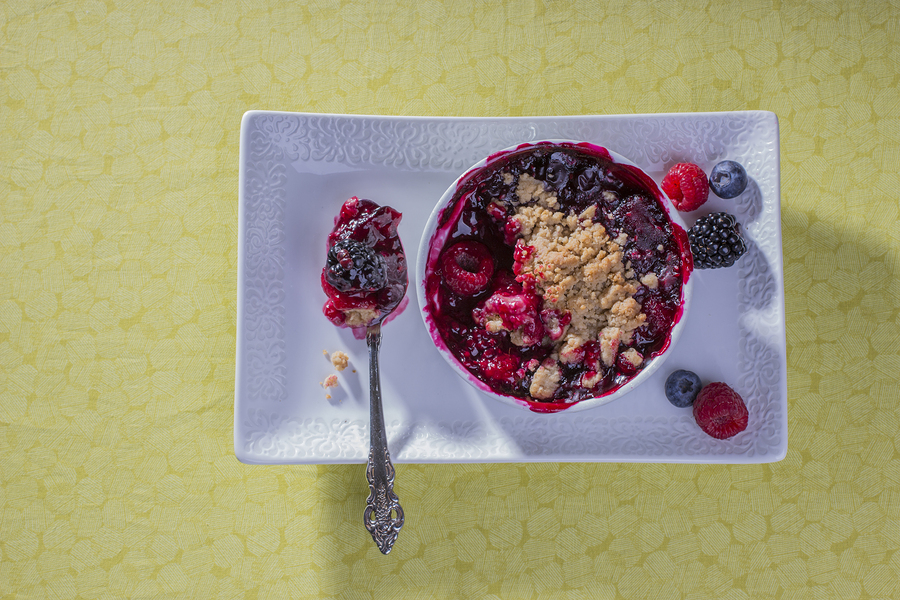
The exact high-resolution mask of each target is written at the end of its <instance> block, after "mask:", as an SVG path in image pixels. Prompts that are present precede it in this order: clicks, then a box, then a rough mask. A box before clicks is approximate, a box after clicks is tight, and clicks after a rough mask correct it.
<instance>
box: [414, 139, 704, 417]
mask: <svg viewBox="0 0 900 600" xmlns="http://www.w3.org/2000/svg"><path fill="white" fill-rule="evenodd" d="M663 203H664V196H663V195H662V193H661V192H660V191H659V189H658V188H657V186H656V184H655V183H654V182H653V181H652V180H651V179H650V178H649V177H648V176H647V175H646V174H644V172H643V171H641V170H640V169H638V168H637V167H634V166H632V165H629V164H624V163H622V162H617V161H616V160H615V159H614V158H613V157H612V155H611V154H610V153H609V152H608V151H607V150H606V149H604V148H601V147H599V146H595V145H592V144H587V143H563V142H540V143H537V144H523V145H521V146H519V147H518V148H516V149H514V150H510V151H504V152H500V153H498V154H495V155H493V156H491V157H489V158H488V159H487V161H486V164H485V165H484V166H481V167H476V168H475V169H472V170H471V171H469V172H468V173H466V174H465V175H464V176H463V177H462V178H461V179H460V180H459V181H458V184H457V186H456V191H455V194H454V196H453V198H452V199H451V200H450V202H449V203H448V204H447V206H446V207H445V208H444V209H443V210H442V211H441V212H440V213H439V214H438V215H437V224H436V230H435V233H434V235H433V236H432V238H431V240H430V242H429V247H428V257H427V263H426V266H425V271H424V273H425V276H424V281H423V287H424V293H425V300H424V301H423V310H424V314H425V315H426V322H427V323H428V325H429V328H430V330H431V334H432V337H433V338H434V340H435V342H436V343H437V345H438V347H439V348H440V347H446V349H447V350H448V351H449V353H451V354H452V356H453V357H454V358H455V359H456V361H458V363H459V364H460V365H461V366H462V367H463V368H464V369H465V370H466V371H468V373H469V374H471V376H472V377H474V378H475V379H477V382H476V383H478V382H480V384H479V387H483V388H485V389H488V390H490V391H492V392H494V393H496V394H499V395H501V396H506V397H511V398H513V399H515V400H516V402H517V403H519V404H525V405H526V406H528V408H530V409H531V410H533V411H535V412H556V411H559V410H563V409H566V408H568V407H570V406H572V405H573V404H574V403H577V402H580V401H584V400H587V399H591V398H598V397H602V396H607V395H610V394H612V393H613V392H615V391H616V390H618V389H619V388H621V387H622V386H623V385H625V384H626V383H627V382H629V381H631V380H632V379H633V378H635V377H636V376H637V375H638V374H639V373H640V372H641V371H642V370H643V369H645V368H646V367H647V366H648V365H649V364H650V362H651V359H653V358H654V357H656V356H658V355H660V354H662V353H663V352H664V351H665V350H666V348H667V347H668V345H669V343H670V342H671V332H672V329H673V327H674V325H675V323H677V322H678V321H679V320H680V318H681V316H682V309H683V301H684V291H685V289H684V288H685V285H686V283H687V281H688V278H689V276H690V273H691V270H692V263H691V254H690V250H689V243H688V239H687V235H686V234H685V231H684V229H682V228H681V227H680V226H679V225H677V224H675V223H673V221H672V220H671V218H670V217H669V213H668V212H667V210H666V208H665V207H664V204H663Z"/></svg>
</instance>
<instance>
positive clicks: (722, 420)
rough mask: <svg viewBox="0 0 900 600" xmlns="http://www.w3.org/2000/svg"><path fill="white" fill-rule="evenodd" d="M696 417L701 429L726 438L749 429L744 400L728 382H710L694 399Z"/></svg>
mask: <svg viewBox="0 0 900 600" xmlns="http://www.w3.org/2000/svg"><path fill="white" fill-rule="evenodd" d="M694 419H696V420H697V425H699V426H700V429H702V430H703V431H705V432H706V433H708V434H709V435H711V436H712V437H714V438H716V439H719V440H724V439H726V438H730V437H732V436H734V435H737V434H738V433H740V432H742V431H744V430H745V429H747V420H748V419H749V414H748V412H747V405H746V404H744V400H743V399H742V398H741V397H740V396H739V395H738V393H737V392H735V391H734V390H733V389H731V388H730V387H728V385H727V384H725V383H721V382H716V383H710V384H709V385H707V386H706V387H704V388H703V389H702V390H700V393H699V394H698V395H697V399H696V400H694Z"/></svg>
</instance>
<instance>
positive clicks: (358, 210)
mask: <svg viewBox="0 0 900 600" xmlns="http://www.w3.org/2000/svg"><path fill="white" fill-rule="evenodd" d="M400 218H401V214H400V213H399V212H397V211H396V210H394V209H393V208H390V207H388V206H379V205H378V204H376V203H374V202H372V201H371V200H360V199H359V198H357V197H355V196H354V197H353V198H350V199H349V200H347V201H346V202H345V203H344V205H343V206H342V207H341V211H340V213H339V214H338V216H337V218H336V219H335V225H334V229H333V230H332V232H331V233H330V234H329V235H328V243H327V250H328V253H327V255H326V259H325V268H324V269H322V278H321V279H322V289H323V290H324V291H325V293H326V294H327V295H328V300H327V301H326V302H325V306H324V307H323V309H322V311H323V312H324V314H325V316H326V317H328V319H329V320H330V321H331V322H332V323H334V324H335V325H337V326H339V327H366V326H368V325H371V324H373V323H375V322H377V321H380V320H381V319H383V318H384V317H386V316H387V315H388V314H390V312H391V311H393V310H394V309H395V308H396V307H397V305H398V304H400V301H401V300H403V297H404V296H405V295H406V287H407V283H408V279H407V267H406V255H405V254H404V253H403V246H402V245H401V244H400V236H399V235H398V233H397V225H398V224H399V223H400Z"/></svg>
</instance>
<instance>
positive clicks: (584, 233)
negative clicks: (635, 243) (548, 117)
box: [513, 174, 656, 398]
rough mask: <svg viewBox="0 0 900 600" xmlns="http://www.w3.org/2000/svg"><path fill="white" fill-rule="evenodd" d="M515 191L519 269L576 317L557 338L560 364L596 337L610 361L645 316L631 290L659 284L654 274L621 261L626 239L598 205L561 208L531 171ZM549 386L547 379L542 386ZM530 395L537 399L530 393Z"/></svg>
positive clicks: (550, 303)
mask: <svg viewBox="0 0 900 600" xmlns="http://www.w3.org/2000/svg"><path fill="white" fill-rule="evenodd" d="M516 195H517V196H518V200H519V206H518V208H517V209H516V212H515V216H514V217H513V219H515V221H516V222H517V224H518V226H519V235H520V237H519V240H518V241H517V245H519V246H521V247H523V249H527V250H528V251H527V252H523V253H522V255H523V256H525V257H526V258H525V260H524V261H523V262H522V266H521V271H520V275H525V276H527V275H533V276H534V281H535V287H536V290H537V293H538V294H539V295H541V296H542V297H543V300H544V307H545V308H551V309H556V310H558V311H559V312H560V313H561V314H564V313H568V314H569V315H571V321H570V322H569V324H568V325H567V326H566V328H565V329H564V333H563V334H562V336H561V337H559V338H558V339H557V340H556V341H555V346H554V349H555V352H554V355H555V356H556V357H557V358H558V359H559V360H560V361H561V362H572V361H574V357H576V356H578V352H577V350H578V348H580V347H581V345H582V344H584V343H585V342H586V341H589V340H596V341H599V342H600V346H601V357H602V360H603V363H604V364H606V365H607V366H609V365H612V364H613V362H614V361H615V359H616V354H617V352H618V348H619V345H620V344H627V343H629V342H630V341H631V337H632V332H633V331H634V330H635V329H637V328H638V327H640V326H641V325H642V324H643V323H644V321H645V320H646V316H645V315H644V314H643V313H642V312H641V305H640V304H639V303H638V302H637V301H635V299H634V298H633V296H634V294H635V293H636V292H637V291H638V289H639V287H640V285H641V284H642V283H643V284H644V285H647V286H648V287H655V285H656V276H655V275H653V276H652V277H651V275H652V274H648V275H645V276H644V277H643V278H642V280H641V281H638V280H636V279H635V273H634V271H633V270H632V269H630V268H629V266H628V265H627V264H626V262H625V260H624V259H623V246H624V244H625V242H626V241H627V238H626V237H625V235H624V234H622V235H620V236H618V237H616V238H615V239H611V238H610V237H609V235H607V232H606V229H605V228H604V227H603V225H602V224H601V223H599V222H597V221H595V220H594V217H595V214H596V210H597V207H596V205H591V206H589V207H588V208H587V209H585V210H584V211H583V212H582V213H580V214H566V213H563V212H561V211H560V210H558V208H559V203H558V201H557V198H556V195H555V194H553V193H552V192H551V191H549V190H547V189H546V187H545V186H544V184H543V182H542V181H540V180H537V179H535V178H533V177H531V176H529V175H527V174H523V175H522V176H521V177H520V178H519V182H518V186H517V188H516ZM635 354H636V353H635ZM629 358H634V357H633V356H629ZM543 368H544V366H543V365H542V367H541V369H543ZM539 372H540V369H539ZM535 379H536V380H537V374H536V375H535ZM551 379H552V378H551ZM586 383H590V382H589V381H588V382H586ZM533 387H534V386H533ZM546 387H547V386H546V385H545V384H542V385H540V386H538V389H539V390H544V389H545V388H546ZM532 395H533V396H535V397H536V398H540V396H538V395H536V394H534V392H533V391H532ZM551 395H552V394H551Z"/></svg>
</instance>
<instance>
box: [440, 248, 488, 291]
mask: <svg viewBox="0 0 900 600" xmlns="http://www.w3.org/2000/svg"><path fill="white" fill-rule="evenodd" d="M441 275H442V279H443V281H444V283H445V284H446V285H447V287H449V288H450V289H451V290H453V291H454V292H456V293H457V294H459V295H460V296H477V295H478V294H480V293H481V292H483V291H484V290H486V289H487V288H488V285H489V284H490V282H491V277H493V275H494V259H493V258H491V253H490V251H489V250H488V249H487V246H485V245H484V244H481V243H479V242H460V243H458V244H454V245H453V246H451V247H450V249H448V250H447V251H446V252H445V253H444V256H443V257H442V258H441Z"/></svg>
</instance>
